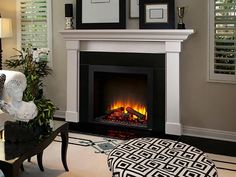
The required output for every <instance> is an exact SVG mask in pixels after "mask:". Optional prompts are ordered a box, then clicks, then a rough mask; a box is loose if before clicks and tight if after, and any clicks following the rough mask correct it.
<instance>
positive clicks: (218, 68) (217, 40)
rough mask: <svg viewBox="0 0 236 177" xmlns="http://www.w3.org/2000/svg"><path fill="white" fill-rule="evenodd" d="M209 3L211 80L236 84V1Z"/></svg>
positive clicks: (213, 1) (212, 0)
mask: <svg viewBox="0 0 236 177" xmlns="http://www.w3.org/2000/svg"><path fill="white" fill-rule="evenodd" d="M209 2H210V4H209V11H210V13H209V14H210V17H209V25H210V26H209V37H210V45H209V48H210V50H209V54H210V57H209V58H210V60H209V80H210V81H219V82H230V83H236V0H210V1H209Z"/></svg>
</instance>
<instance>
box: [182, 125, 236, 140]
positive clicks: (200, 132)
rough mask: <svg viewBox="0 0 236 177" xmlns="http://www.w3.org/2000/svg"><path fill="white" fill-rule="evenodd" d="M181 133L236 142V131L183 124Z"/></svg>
mask: <svg viewBox="0 0 236 177" xmlns="http://www.w3.org/2000/svg"><path fill="white" fill-rule="evenodd" d="M183 135H188V136H195V137H202V138H210V139H215V140H223V141H231V142H236V132H230V131H222V130H215V129H207V128H199V127H191V126H183Z"/></svg>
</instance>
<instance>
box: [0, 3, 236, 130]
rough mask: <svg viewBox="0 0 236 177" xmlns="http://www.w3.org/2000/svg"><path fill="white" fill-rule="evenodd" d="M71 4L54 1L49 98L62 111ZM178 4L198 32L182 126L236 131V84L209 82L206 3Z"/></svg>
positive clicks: (190, 51) (185, 64) (192, 43)
mask: <svg viewBox="0 0 236 177" xmlns="http://www.w3.org/2000/svg"><path fill="white" fill-rule="evenodd" d="M3 1H4V3H5V2H9V0H7V1H6V0H0V7H2V6H1V5H2V2H3ZM11 1H13V0H11ZM68 2H73V3H74V4H75V0H70V1H68V0H52V5H53V50H52V51H53V70H54V71H53V75H52V76H50V77H49V78H48V81H47V83H46V84H47V95H48V96H49V97H50V98H51V99H53V100H54V101H55V102H56V104H57V106H58V107H59V108H60V111H62V112H63V111H65V109H66V70H67V68H66V52H65V42H64V40H63V38H62V36H61V35H60V34H59V31H60V30H63V29H64V3H68ZM127 4H128V1H127ZM176 5H186V6H188V11H187V13H186V16H185V18H184V21H185V23H186V27H187V28H193V29H195V30H196V33H195V34H194V35H192V36H191V38H190V39H188V40H187V41H186V42H185V43H184V44H183V52H182V53H181V61H180V67H181V68H180V76H181V79H180V82H181V83H180V85H181V93H180V94H181V118H182V121H183V124H184V125H186V126H193V127H201V128H209V129H217V130H224V131H234V132H236V109H235V107H236V85H233V84H220V83H209V82H207V59H208V54H207V41H208V37H207V32H208V31H207V23H208V22H207V13H208V12H207V1H206V0H176ZM4 6H5V4H4ZM127 12H128V10H127ZM127 14H128V13H127ZM127 19H128V17H127ZM127 26H128V28H138V20H130V19H129V22H128V25H127Z"/></svg>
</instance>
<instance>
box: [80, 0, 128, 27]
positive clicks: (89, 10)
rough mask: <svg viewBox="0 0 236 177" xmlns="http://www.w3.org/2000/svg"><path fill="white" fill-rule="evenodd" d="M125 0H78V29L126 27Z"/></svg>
mask: <svg viewBox="0 0 236 177" xmlns="http://www.w3.org/2000/svg"><path fill="white" fill-rule="evenodd" d="M125 19H126V17H125V0H76V28H77V29H124V28H125V27H126V20H125Z"/></svg>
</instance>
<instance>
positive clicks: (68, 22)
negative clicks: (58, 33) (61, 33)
mask: <svg viewBox="0 0 236 177" xmlns="http://www.w3.org/2000/svg"><path fill="white" fill-rule="evenodd" d="M72 29H74V27H73V4H65V30H72Z"/></svg>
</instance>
